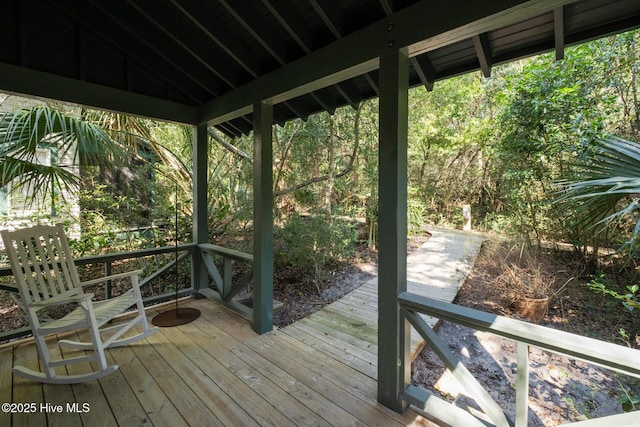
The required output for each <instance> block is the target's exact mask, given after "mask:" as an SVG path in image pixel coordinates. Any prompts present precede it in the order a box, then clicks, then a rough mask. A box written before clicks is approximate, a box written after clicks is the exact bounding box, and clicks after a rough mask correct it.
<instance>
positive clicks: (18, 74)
mask: <svg viewBox="0 0 640 427" xmlns="http://www.w3.org/2000/svg"><path fill="white" fill-rule="evenodd" d="M0 90H2V91H6V92H13V93H17V94H20V95H27V96H35V97H44V98H51V99H57V100H60V101H65V102H71V103H74V104H80V105H86V106H88V107H95V108H98V109H102V110H109V111H117V112H120V113H125V114H131V115H134V116H141V117H148V118H153V119H160V120H167V121H170V122H176V123H185V124H191V125H195V124H196V123H197V122H198V120H197V117H198V116H197V115H198V109H197V108H196V107H192V106H188V105H184V104H179V103H176V102H171V101H165V100H161V99H158V98H154V97H151V96H146V95H140V94H136V93H132V92H127V91H125V90H120V89H115V88H110V87H106V86H102V85H98V84H94V83H88V82H83V81H79V80H75V79H70V78H67V77H62V76H56V75H53V74H49V73H44V72H42V71H36V70H30V69H27V68H23V67H18V66H15V65H10V64H5V63H1V62H0Z"/></svg>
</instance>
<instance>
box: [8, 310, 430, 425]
mask: <svg viewBox="0 0 640 427" xmlns="http://www.w3.org/2000/svg"><path fill="white" fill-rule="evenodd" d="M182 304H184V305H186V306H193V307H196V308H198V309H200V310H201V312H202V316H201V317H200V318H199V319H197V320H196V321H195V322H193V323H191V324H187V325H183V326H179V327H175V328H161V329H160V331H159V332H158V333H157V334H155V335H152V336H150V337H148V338H147V339H145V340H142V341H140V342H138V343H134V344H131V345H129V346H125V347H118V348H114V349H109V350H108V351H107V359H108V362H109V363H117V364H118V365H119V369H118V371H116V372H115V373H114V374H112V375H109V376H107V377H104V378H101V379H100V380H98V381H92V382H89V383H85V384H76V385H72V386H70V385H41V384H37V383H33V382H30V381H27V380H23V379H21V378H20V377H17V376H16V375H11V374H10V373H8V371H9V369H10V367H11V366H12V365H14V364H24V365H27V366H30V367H31V368H32V369H35V368H37V367H38V358H37V352H36V348H35V345H33V344H32V343H28V342H27V343H23V344H20V345H18V346H13V347H9V348H7V349H0V354H1V355H2V364H1V367H2V369H3V371H2V375H1V376H0V385H3V387H2V392H1V393H2V394H1V396H3V398H5V399H7V401H13V402H18V401H20V402H38V404H39V403H41V402H42V403H51V404H63V403H64V404H65V405H66V403H67V402H70V403H74V402H77V403H80V404H82V403H85V402H86V403H88V404H89V406H90V409H91V411H90V412H88V413H81V414H76V413H67V412H66V408H65V411H64V412H63V413H62V414H55V415H53V414H45V413H43V412H39V411H38V412H36V413H34V414H20V415H16V414H14V416H12V417H9V416H7V414H3V415H1V416H2V421H3V422H2V425H3V426H4V425H14V426H19V425H25V426H26V425H29V426H34V425H38V426H39V425H49V426H53V425H65V426H66V425H105V426H110V425H127V426H129V425H131V426H143V425H144V426H147V425H155V426H187V425H225V426H251V425H263V426H273V425H278V426H286V425H290V426H298V425H314V426H323V425H326V426H331V425H334V426H349V425H353V426H360V425H380V426H405V425H424V426H432V425H434V424H432V423H430V422H429V421H427V420H426V419H425V418H423V417H422V416H420V415H418V414H417V413H416V412H414V411H412V410H408V411H407V412H405V413H404V414H397V413H395V412H393V411H391V410H389V409H388V408H385V407H384V406H382V405H380V404H379V403H377V401H376V400H377V391H376V387H377V382H376V380H375V377H376V375H377V371H376V369H377V368H376V356H375V353H376V350H377V346H375V344H372V343H371V342H369V341H367V340H365V339H361V338H356V337H355V336H352V335H349V334H347V333H344V332H340V331H335V330H332V329H330V328H329V327H328V326H326V325H323V324H322V323H317V324H316V323H315V322H314V321H313V320H311V319H306V320H305V321H303V322H300V323H299V324H298V325H295V324H294V325H292V326H291V328H289V329H287V328H285V329H283V330H276V331H274V332H272V333H269V334H266V335H262V336H260V335H256V334H255V333H254V332H253V331H252V330H251V327H250V325H249V324H248V323H247V322H246V321H245V320H244V319H241V318H240V317H238V316H236V315H235V314H232V313H229V312H228V311H227V310H224V309H223V308H221V307H219V306H217V305H216V304H214V303H212V302H210V301H208V300H187V301H184V302H183V303H182ZM156 312H157V311H154V310H151V311H150V312H149V317H152V316H153V315H154V314H155V313H156ZM323 316H325V317H326V316H327V314H326V313H325V314H323ZM341 320H344V314H343V317H342V318H341ZM328 323H329V322H328ZM369 327H370V325H369ZM132 333H133V332H132ZM52 349H54V351H56V349H57V346H55V345H52ZM57 351H60V350H57ZM61 352H62V354H63V355H64V356H65V357H71V356H74V355H77V354H79V353H80V352H79V351H78V350H69V349H62V350H61ZM61 369H62V370H64V369H65V368H61ZM88 369H90V366H89V364H88V363H82V364H77V365H69V366H67V368H66V370H67V371H69V373H79V372H86V371H87V370H88ZM6 390H10V391H9V393H8V394H7V392H6ZM11 390H12V391H11ZM11 393H13V395H11ZM16 399H18V400H16Z"/></svg>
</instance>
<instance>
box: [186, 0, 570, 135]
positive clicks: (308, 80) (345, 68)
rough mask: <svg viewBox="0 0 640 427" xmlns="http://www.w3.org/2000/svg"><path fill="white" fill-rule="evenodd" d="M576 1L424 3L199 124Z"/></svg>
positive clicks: (220, 105)
mask: <svg viewBox="0 0 640 427" xmlns="http://www.w3.org/2000/svg"><path fill="white" fill-rule="evenodd" d="M574 1H575V0H529V1H524V0H494V1H491V2H468V1H467V2H460V3H461V4H460V7H459V8H457V9H456V13H450V11H451V4H450V2H433V1H431V0H423V1H421V2H418V3H415V4H413V5H411V6H408V7H406V8H405V9H402V10H401V11H399V12H398V13H395V14H393V15H391V16H388V17H386V18H384V19H382V20H380V21H378V22H376V23H374V24H372V25H369V26H367V27H365V28H363V29H361V30H358V31H356V32H354V33H352V34H349V35H347V36H345V37H343V38H342V39H340V40H337V41H335V42H334V43H331V44H330V45H327V46H325V47H323V48H321V49H318V50H316V51H314V52H311V53H310V54H308V55H305V56H304V57H302V58H300V59H298V60H296V61H293V62H291V63H289V64H286V65H284V66H283V67H281V68H279V69H277V70H275V71H273V72H271V73H269V74H266V75H264V76H261V77H259V78H257V79H255V80H253V81H252V82H250V83H247V84H245V85H243V86H241V87H239V88H237V89H234V90H232V91H230V92H228V93H226V94H224V95H222V96H219V97H218V98H216V99H214V100H212V101H210V102H209V103H207V104H205V105H203V106H202V107H201V108H200V113H199V120H200V122H201V123H205V122H209V123H210V124H218V123H222V122H225V121H227V120H231V119H233V118H235V117H238V116H241V115H245V114H249V113H251V109H252V105H253V102H254V101H255V100H256V99H261V100H264V101H265V102H269V103H271V104H276V103H280V102H284V101H287V100H289V99H292V98H295V97H297V96H301V95H304V94H307V93H309V92H312V91H315V90H318V89H322V88H324V87H327V86H330V85H333V84H336V83H339V82H341V81H344V80H346V79H349V78H352V77H356V76H359V75H362V74H364V73H367V72H369V71H372V70H375V69H377V68H378V67H379V60H378V58H379V57H380V56H381V55H384V54H385V52H386V51H387V50H388V49H389V46H394V47H395V48H403V47H407V49H408V54H409V56H410V57H413V56H416V55H419V54H421V53H424V52H428V51H431V50H434V49H437V48H438V47H441V46H444V45H448V44H451V43H454V42H457V41H460V40H464V39H469V38H471V37H473V36H474V35H477V34H482V33H485V32H487V31H491V30H495V29H497V28H500V27H504V26H506V25H510V24H513V23H516V22H518V21H521V20H524V19H527V18H532V17H535V16H538V15H540V14H542V13H545V12H548V11H552V10H554V9H555V8H557V7H559V6H562V5H565V4H569V3H573V2H574ZM327 58H331V60H330V61H328V60H327Z"/></svg>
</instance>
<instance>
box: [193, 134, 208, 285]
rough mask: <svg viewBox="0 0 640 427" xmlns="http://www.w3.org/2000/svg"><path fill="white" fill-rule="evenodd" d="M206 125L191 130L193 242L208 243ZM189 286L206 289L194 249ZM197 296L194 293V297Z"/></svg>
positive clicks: (204, 272)
mask: <svg viewBox="0 0 640 427" xmlns="http://www.w3.org/2000/svg"><path fill="white" fill-rule="evenodd" d="M207 143H208V137H207V125H206V124H201V125H198V126H196V127H195V128H194V130H193V241H194V243H198V244H200V243H208V242H209V230H208V221H207V220H208V217H207V216H208V212H207V160H208V159H207V157H208V147H207ZM191 271H192V274H191V286H192V287H193V288H194V289H196V290H199V289H201V288H206V287H207V284H208V280H209V276H208V274H207V268H206V266H205V265H204V262H203V261H202V256H201V255H200V250H199V249H197V248H196V249H195V250H194V251H193V256H192V257H191ZM197 295H198V294H197V293H196V296H197Z"/></svg>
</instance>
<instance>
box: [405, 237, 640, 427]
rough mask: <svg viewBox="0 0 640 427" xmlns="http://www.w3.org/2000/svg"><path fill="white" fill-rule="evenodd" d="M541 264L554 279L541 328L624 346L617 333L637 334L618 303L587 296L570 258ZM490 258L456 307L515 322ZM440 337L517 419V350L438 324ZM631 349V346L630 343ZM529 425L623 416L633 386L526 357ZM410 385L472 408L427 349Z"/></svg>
mask: <svg viewBox="0 0 640 427" xmlns="http://www.w3.org/2000/svg"><path fill="white" fill-rule="evenodd" d="M544 256H547V257H549V259H548V260H547V261H546V262H547V263H548V264H549V265H550V267H551V268H552V269H554V270H555V271H556V272H557V276H558V278H557V280H556V283H555V284H554V292H556V294H555V295H554V296H553V297H552V299H551V303H550V307H549V310H548V312H547V314H546V315H545V317H544V318H543V319H542V321H541V322H540V324H542V325H544V326H548V327H552V328H555V329H562V330H566V331H569V332H573V333H578V334H581V335H586V336H590V337H595V338H599V339H603V340H607V341H612V342H616V343H617V344H623V342H622V340H621V339H620V335H619V333H618V331H619V329H620V328H624V329H626V331H628V332H631V331H636V332H637V331H638V329H639V328H638V320H639V319H638V317H637V316H638V315H637V314H636V313H630V312H628V311H626V310H625V309H624V308H623V307H622V306H621V305H620V303H619V302H617V301H610V300H609V298H607V297H605V296H602V295H598V294H594V292H593V291H589V290H588V289H587V288H586V286H585V283H586V282H587V281H588V280H589V279H590V275H589V274H587V273H586V272H584V270H583V269H578V268H577V267H574V265H577V264H576V263H575V260H576V258H575V255H574V254H572V253H570V252H569V253H567V252H566V251H557V250H549V251H547V252H546V255H544ZM498 275H499V272H498V271H497V270H496V268H495V255H494V254H492V253H487V251H486V248H484V247H483V250H482V251H481V253H480V256H479V258H478V261H477V262H476V264H475V266H474V269H473V271H472V272H471V274H470V276H469V278H468V279H467V281H466V282H465V284H464V285H463V287H462V289H461V290H460V292H459V294H458V298H457V300H456V301H455V302H456V303H457V304H460V305H464V306H468V307H472V308H476V309H481V310H484V311H489V312H493V313H495V314H500V315H504V316H508V317H512V318H518V317H519V316H518V315H517V313H516V312H515V310H514V308H513V306H512V304H510V303H509V301H508V300H506V298H505V295H504V293H503V292H500V291H499V290H497V289H496V287H497V288H499V286H494V285H495V284H496V277H497V276H498ZM438 335H439V336H440V337H442V338H443V339H444V341H445V342H446V343H447V344H448V345H449V347H450V348H451V350H452V351H453V353H454V354H456V355H457V356H458V358H459V359H460V360H461V361H462V362H463V363H464V365H465V366H466V367H467V369H468V370H469V371H470V372H471V373H473V375H474V377H476V379H477V380H478V381H479V382H480V383H481V384H482V385H483V386H484V388H485V389H486V390H487V391H488V392H489V394H490V395H491V396H492V397H493V399H494V400H495V401H496V402H497V403H498V404H499V405H500V406H501V407H502V408H503V410H504V411H505V412H506V413H507V414H508V415H510V416H511V417H514V416H515V388H514V387H515V380H516V368H517V363H516V344H515V343H514V342H513V341H510V340H506V339H502V338H500V337H496V336H494V335H491V334H488V333H484V332H476V331H473V330H471V329H469V328H466V327H463V326H459V325H455V324H452V323H449V322H443V323H442V324H441V325H440V326H439V329H438ZM632 345H633V343H632ZM530 361H531V362H530V389H529V390H530V392H529V404H530V409H529V425H531V426H554V425H559V424H562V423H567V422H574V421H580V420H586V419H590V418H596V417H601V416H605V415H611V414H615V413H620V412H622V408H621V405H620V403H619V402H618V398H619V396H620V395H621V394H622V393H624V392H623V391H622V388H623V386H624V387H627V388H628V387H629V386H630V385H634V384H637V381H635V380H630V379H629V378H628V377H625V376H621V375H619V374H616V373H614V372H612V371H608V370H604V369H601V368H598V367H595V366H593V365H589V364H587V363H583V362H580V361H576V360H572V359H569V358H566V357H563V356H559V355H556V354H553V353H547V352H543V351H541V350H538V349H532V350H531V352H530ZM412 382H413V383H414V384H415V385H420V386H422V387H424V388H426V389H428V390H430V391H432V392H434V394H436V395H438V396H440V397H442V398H444V399H446V400H447V401H450V402H454V403H455V404H456V405H458V406H460V407H472V408H476V409H477V404H476V403H475V402H474V401H473V399H472V398H471V397H469V396H467V395H465V393H464V390H463V389H462V388H461V387H460V386H459V384H458V382H457V380H456V379H455V378H454V376H453V375H452V374H451V372H450V371H449V370H446V369H445V368H444V365H443V363H442V362H441V361H440V360H439V359H438V358H437V357H436V356H435V354H434V353H433V352H432V351H431V350H429V349H428V348H425V349H424V350H423V351H422V352H421V354H420V355H419V356H418V358H417V359H416V360H415V362H414V364H413V371H412Z"/></svg>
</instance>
